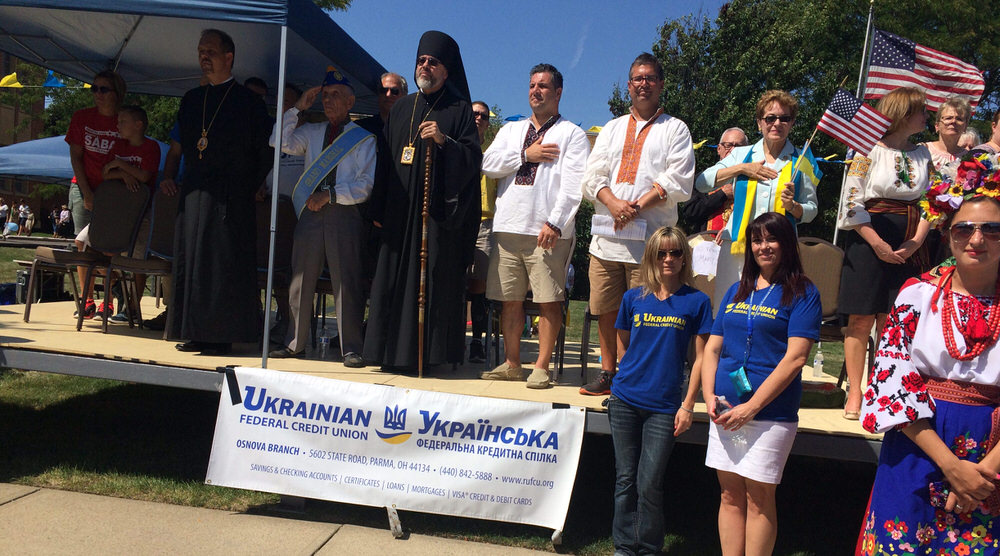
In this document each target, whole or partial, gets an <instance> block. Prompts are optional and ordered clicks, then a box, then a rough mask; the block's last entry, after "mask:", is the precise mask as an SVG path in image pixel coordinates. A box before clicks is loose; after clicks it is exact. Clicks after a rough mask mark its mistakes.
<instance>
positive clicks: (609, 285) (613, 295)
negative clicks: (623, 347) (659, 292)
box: [588, 255, 642, 315]
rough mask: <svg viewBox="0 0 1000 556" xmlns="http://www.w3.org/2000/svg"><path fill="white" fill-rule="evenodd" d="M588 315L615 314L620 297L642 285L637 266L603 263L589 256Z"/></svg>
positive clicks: (613, 262)
mask: <svg viewBox="0 0 1000 556" xmlns="http://www.w3.org/2000/svg"><path fill="white" fill-rule="evenodd" d="M588 275H589V277H590V314H592V315H605V314H608V313H617V312H618V307H619V306H621V304H622V296H624V295H625V292H627V291H628V290H630V289H631V288H636V287H639V286H641V285H642V281H641V278H640V277H639V265H637V264H632V263H619V262H615V261H605V260H604V259H598V258H597V257H595V256H593V255H591V256H590V271H589V272H588Z"/></svg>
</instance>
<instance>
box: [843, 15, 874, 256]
mask: <svg viewBox="0 0 1000 556" xmlns="http://www.w3.org/2000/svg"><path fill="white" fill-rule="evenodd" d="M874 12H875V0H869V1H868V25H866V26H865V44H864V48H862V49H861V69H860V70H859V71H858V88H857V91H856V92H855V93H854V96H855V97H857V98H858V99H860V100H861V102H864V99H862V98H861V97H862V94H863V93H864V90H865V84H866V82H867V81H868V79H867V77H868V65H869V64H870V63H871V59H870V58H869V56H868V39H869V38H870V37H871V32H872V25H873V24H872V15H873V14H874ZM850 151H851V149H850V148H848V149H847V154H850ZM847 158H848V157H847V156H845V157H844V163H845V164H844V172H843V173H842V174H841V175H840V196H839V197H838V199H837V220H836V221H835V222H834V224H833V244H834V245H836V244H837V236H838V235H839V233H840V228H838V227H837V223H838V222H840V213H841V211H843V210H844V185H846V184H847V169H848V164H847ZM851 158H853V157H851Z"/></svg>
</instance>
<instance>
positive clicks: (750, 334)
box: [743, 284, 774, 367]
mask: <svg viewBox="0 0 1000 556" xmlns="http://www.w3.org/2000/svg"><path fill="white" fill-rule="evenodd" d="M773 289H774V284H771V285H770V286H769V287H768V288H767V292H766V293H765V294H764V299H761V300H760V305H764V302H765V301H767V296H769V295H771V290H773ZM755 293H757V292H756V291H753V292H751V293H750V299H749V304H748V305H747V348H746V351H745V352H743V366H744V367H746V364H747V361H749V360H750V344H751V343H752V342H753V318H754V317H755V316H757V315H759V314H760V307H758V308H757V311H756V312H754V310H753V307H754V304H753V296H754V294H755Z"/></svg>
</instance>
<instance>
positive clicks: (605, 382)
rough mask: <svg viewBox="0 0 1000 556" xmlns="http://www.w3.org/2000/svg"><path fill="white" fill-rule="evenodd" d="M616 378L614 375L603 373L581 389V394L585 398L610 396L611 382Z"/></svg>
mask: <svg viewBox="0 0 1000 556" xmlns="http://www.w3.org/2000/svg"><path fill="white" fill-rule="evenodd" d="M614 378H615V375H614V374H612V373H609V372H608V371H601V374H599V375H597V379H596V380H594V381H593V382H591V383H589V384H584V385H583V386H581V387H580V393H581V394H583V395H584V396H608V395H610V394H611V381H612V380H613V379H614Z"/></svg>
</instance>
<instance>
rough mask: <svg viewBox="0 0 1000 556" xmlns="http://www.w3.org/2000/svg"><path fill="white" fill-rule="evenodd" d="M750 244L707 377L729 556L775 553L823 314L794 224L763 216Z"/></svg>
mask: <svg viewBox="0 0 1000 556" xmlns="http://www.w3.org/2000/svg"><path fill="white" fill-rule="evenodd" d="M745 242H746V243H745V247H746V261H745V264H744V267H743V276H742V278H741V279H740V281H739V282H737V283H735V284H733V285H732V286H731V287H730V288H729V290H728V291H727V292H726V294H725V296H724V297H723V306H722V308H720V310H719V316H718V318H716V319H715V323H714V325H713V326H712V335H711V336H710V337H709V339H708V344H707V345H706V346H705V355H704V362H703V363H702V371H701V381H702V393H703V397H704V399H705V402H706V404H707V406H708V414H709V417H710V418H711V419H712V422H711V423H710V424H709V435H708V450H707V453H706V456H705V465H707V466H708V467H711V468H714V469H716V471H717V474H718V476H719V485H720V487H721V490H722V496H721V500H720V504H719V539H720V541H721V544H722V553H723V554H724V555H727V556H729V555H736V554H752V555H757V554H770V553H771V551H772V550H773V549H774V542H775V539H776V536H777V509H776V507H775V498H774V496H775V492H776V490H777V487H778V483H780V482H781V475H782V471H783V470H784V467H785V461H786V460H787V459H788V454H789V452H790V451H791V449H792V442H793V441H794V440H795V431H796V429H797V428H798V409H799V401H800V400H801V398H802V379H801V372H802V366H803V365H804V364H805V362H806V357H807V356H808V355H809V350H810V348H811V347H812V344H813V342H814V341H815V340H817V339H818V338H819V326H820V319H821V318H822V313H823V309H822V306H821V303H820V299H819V291H818V290H817V289H816V286H814V285H813V284H812V282H810V281H809V279H808V278H806V276H805V274H804V273H803V271H802V262H801V260H800V259H799V252H798V245H797V243H796V239H795V228H793V227H792V224H791V222H790V221H789V220H788V218H786V217H785V216H784V215H781V214H777V213H774V212H767V213H764V214H762V215H761V216H759V217H757V218H756V219H755V220H754V221H753V222H752V223H751V224H750V225H749V226H748V230H747V233H746V240H745ZM740 383H742V387H741V386H739V384H740ZM717 395H718V396H720V397H719V398H716V397H715V396H717ZM722 397H725V403H723V402H722V401H721V398H722ZM727 404H728V405H730V406H732V409H728V410H727V409H726V407H727Z"/></svg>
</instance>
